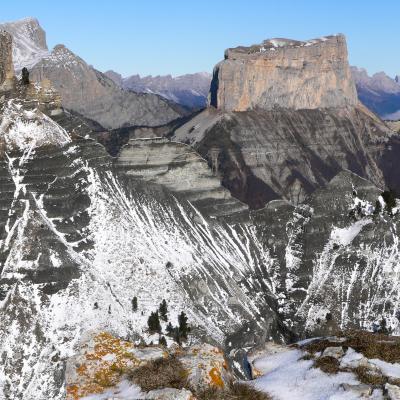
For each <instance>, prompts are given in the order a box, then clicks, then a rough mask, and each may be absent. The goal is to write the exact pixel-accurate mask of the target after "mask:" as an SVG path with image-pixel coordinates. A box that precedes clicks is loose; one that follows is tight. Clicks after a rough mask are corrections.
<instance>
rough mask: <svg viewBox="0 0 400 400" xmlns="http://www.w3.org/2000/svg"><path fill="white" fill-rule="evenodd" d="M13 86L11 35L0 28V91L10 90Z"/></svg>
mask: <svg viewBox="0 0 400 400" xmlns="http://www.w3.org/2000/svg"><path fill="white" fill-rule="evenodd" d="M13 86H14V68H13V63H12V39H11V35H10V34H8V33H7V32H5V31H2V30H0V92H4V91H8V90H11V89H12V88H13Z"/></svg>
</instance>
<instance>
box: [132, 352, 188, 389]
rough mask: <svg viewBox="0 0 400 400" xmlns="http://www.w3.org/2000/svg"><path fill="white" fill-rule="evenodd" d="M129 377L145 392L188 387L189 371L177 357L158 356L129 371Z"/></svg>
mask: <svg viewBox="0 0 400 400" xmlns="http://www.w3.org/2000/svg"><path fill="white" fill-rule="evenodd" d="M129 378H130V379H131V380H132V381H133V382H135V383H136V384H137V385H139V386H140V387H141V388H142V389H143V390H144V391H145V392H149V391H150V390H156V389H163V388H174V389H183V388H185V387H186V388H187V386H188V384H187V371H186V370H185V368H184V367H183V365H182V363H181V362H180V361H179V360H178V359H177V358H175V357H168V358H158V359H157V360H153V361H150V362H148V363H147V364H146V365H143V366H142V367H139V368H137V369H135V370H133V371H132V372H130V373H129Z"/></svg>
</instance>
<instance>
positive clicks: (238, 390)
mask: <svg viewBox="0 0 400 400" xmlns="http://www.w3.org/2000/svg"><path fill="white" fill-rule="evenodd" d="M196 399H198V400H227V399H229V400H271V397H270V396H269V395H268V394H267V393H263V392H259V391H258V390H257V389H255V388H254V387H253V386H251V385H246V384H243V383H232V384H230V385H229V386H228V387H227V388H224V389H219V388H216V387H213V386H211V387H209V388H207V389H205V390H202V391H199V392H197V393H196Z"/></svg>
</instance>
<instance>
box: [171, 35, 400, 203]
mask: <svg viewBox="0 0 400 400" xmlns="http://www.w3.org/2000/svg"><path fill="white" fill-rule="evenodd" d="M345 43H346V42H345V38H344V37H343V36H342V35H339V36H329V37H325V38H321V39H315V40H311V41H308V42H298V41H292V40H287V39H272V40H267V41H264V42H263V43H262V44H260V45H254V46H251V47H238V48H235V49H228V50H227V51H226V52H225V59H224V60H223V61H221V62H220V63H219V64H217V66H216V67H215V69H214V75H213V80H212V83H211V91H210V99H211V107H210V108H208V109H206V110H204V111H203V112H202V113H200V114H198V115H197V116H195V117H194V118H193V119H192V120H190V121H188V122H187V123H186V124H184V125H183V126H181V127H179V128H178V129H176V130H175V132H174V133H173V135H172V137H173V139H174V140H176V141H182V142H185V143H188V144H191V145H192V146H194V148H195V149H197V151H199V152H200V154H201V155H202V156H203V157H204V158H206V159H207V160H208V162H209V165H210V166H211V167H212V169H213V170H214V171H215V173H216V174H217V175H218V176H220V177H221V180H222V183H223V185H224V186H225V187H226V188H228V189H229V190H230V191H231V193H232V194H233V196H234V197H236V198H238V199H239V200H241V201H243V202H245V203H247V204H248V205H250V207H252V208H262V207H263V206H264V205H265V204H266V203H267V202H268V201H271V200H274V199H280V198H284V199H287V200H289V201H291V202H292V203H294V204H297V203H300V202H302V201H303V200H304V199H305V198H306V197H307V196H308V195H309V194H311V193H312V192H313V191H314V190H316V189H317V188H318V187H321V186H323V185H325V184H327V183H328V182H329V181H330V180H331V179H332V178H333V177H334V176H335V175H336V174H338V173H339V172H340V171H341V170H344V169H348V170H351V171H353V172H355V173H356V174H358V175H360V176H363V177H365V178H367V179H370V180H371V181H372V182H374V183H375V184H376V185H378V186H381V187H383V186H384V184H385V183H384V182H385V179H384V175H385V174H386V173H390V168H388V169H385V170H383V167H382V166H380V163H381V160H380V157H381V156H382V157H383V153H385V146H384V142H385V141H387V140H388V138H389V136H390V130H389V128H388V127H387V126H386V125H385V124H384V123H383V122H382V121H380V120H379V119H378V118H377V117H376V116H374V115H373V114H372V113H371V112H369V110H367V109H366V108H365V107H363V106H362V105H361V104H359V103H358V100H357V95H356V89H355V86H354V82H353V80H352V77H351V73H350V68H349V65H348V62H347V49H346V44H345ZM385 154H386V153H385ZM391 184H392V185H393V187H395V188H399V187H400V186H399V182H398V181H392V182H391Z"/></svg>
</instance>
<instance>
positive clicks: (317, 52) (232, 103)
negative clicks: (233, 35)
mask: <svg viewBox="0 0 400 400" xmlns="http://www.w3.org/2000/svg"><path fill="white" fill-rule="evenodd" d="M357 101H358V100H357V93H356V89H355V86H354V83H353V81H352V79H351V72H350V67H349V64H348V60H347V47H346V39H345V37H344V36H343V35H336V36H326V37H323V38H320V39H314V40H309V41H306V42H301V41H295V40H289V39H270V40H265V41H264V42H263V43H261V44H259V45H253V46H250V47H243V46H240V47H236V48H232V49H227V50H226V51H225V59H224V60H223V61H221V62H220V63H219V64H217V65H216V67H215V69H214V74H213V79H212V83H211V91H210V104H211V105H212V106H214V107H216V108H218V109H220V110H225V111H246V110H251V109H256V108H257V109H263V110H271V109H273V108H276V107H283V108H290V109H296V110H297V109H315V108H327V107H345V106H354V105H356V104H357Z"/></svg>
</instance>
